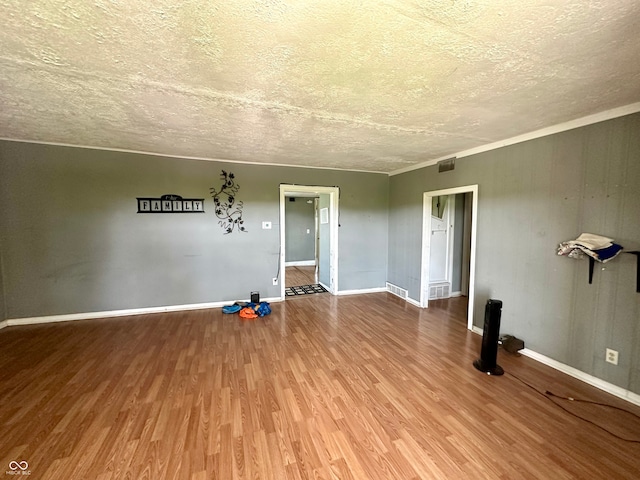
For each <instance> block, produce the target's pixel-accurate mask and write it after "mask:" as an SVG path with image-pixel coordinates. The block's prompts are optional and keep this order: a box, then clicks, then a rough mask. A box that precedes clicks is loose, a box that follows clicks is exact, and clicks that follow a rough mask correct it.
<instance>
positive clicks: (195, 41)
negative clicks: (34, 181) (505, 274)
mask: <svg viewBox="0 0 640 480" xmlns="http://www.w3.org/2000/svg"><path fill="white" fill-rule="evenodd" d="M0 16H1V18H2V19H3V20H2V23H3V27H2V29H0V47H1V48H0V95H1V96H0V137H4V138H11V139H20V140H32V141H45V142H59V143H65V144H72V145H84V146H95V147H103V148H117V149H128V150H137V151H145V152H156V153H163V154H168V155H176V156H194V157H203V158H211V159H223V160H224V159H226V160H240V161H248V162H257V163H260V162H266V163H282V164H290V165H294V164H297V165H308V166H324V167H335V168H349V169H359V170H369V171H381V172H389V171H393V170H397V169H400V168H403V167H406V166H409V165H412V164H415V163H419V162H424V161H427V160H430V159H434V158H438V157H442V156H444V155H448V154H453V153H455V152H459V151H462V150H465V149H469V148H473V147H476V146H480V145H483V144H487V143H491V142H494V141H498V140H501V139H505V138H509V137H512V136H515V135H519V134H522V133H526V132H530V131H533V130H536V129H539V128H543V127H546V126H550V125H554V124H558V123H561V122H565V121H568V120H572V119H575V118H579V117H582V116H585V115H589V114H593V113H598V112H601V111H604V110H608V109H611V108H615V107H619V106H623V105H627V104H630V103H634V102H637V101H639V100H640V34H639V33H638V32H640V2H638V1H637V0H604V1H584V0H580V1H568V0H544V1H543V0H531V1H527V2H523V1H521V0H502V1H500V0H477V1H475V0H382V1H376V2H373V1H364V0H362V1H347V0H334V1H331V0H307V1H294V0H270V1H269V0H259V1H250V0H226V1H224V2H214V1H203V0H186V1H180V2H175V1H174V0H153V1H151V0H136V1H134V2H131V1H124V0H119V1H118V0H94V1H86V0H76V1H56V2H52V1H50V0H29V1H25V0H10V1H7V0H4V1H2V2H1V3H0Z"/></svg>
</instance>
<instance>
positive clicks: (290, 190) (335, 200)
mask: <svg viewBox="0 0 640 480" xmlns="http://www.w3.org/2000/svg"><path fill="white" fill-rule="evenodd" d="M297 193H301V194H310V193H314V194H317V195H320V194H326V195H329V264H330V266H329V277H330V286H329V287H327V286H326V285H324V284H322V283H321V282H320V285H322V286H323V287H324V288H326V289H327V291H328V292H329V293H331V294H332V295H337V294H338V292H339V289H338V211H339V210H338V209H339V200H340V188H339V187H320V186H312V185H290V184H280V285H281V287H280V298H281V299H282V300H284V298H285V294H284V290H285V275H286V273H285V268H286V266H285V261H284V256H285V251H286V245H285V238H286V235H285V207H284V206H285V199H286V197H287V196H292V195H293V196H295V194H297Z"/></svg>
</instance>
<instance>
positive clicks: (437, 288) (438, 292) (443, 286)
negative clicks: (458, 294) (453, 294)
mask: <svg viewBox="0 0 640 480" xmlns="http://www.w3.org/2000/svg"><path fill="white" fill-rule="evenodd" d="M450 291H451V285H450V284H449V283H448V282H441V283H431V284H430V285H429V300H436V299H438V298H449V297H450Z"/></svg>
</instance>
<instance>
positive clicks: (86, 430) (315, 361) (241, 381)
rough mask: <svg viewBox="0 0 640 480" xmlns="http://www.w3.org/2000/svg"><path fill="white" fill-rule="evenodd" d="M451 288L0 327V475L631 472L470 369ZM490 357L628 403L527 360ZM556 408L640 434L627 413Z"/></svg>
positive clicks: (558, 475) (535, 378)
mask: <svg viewBox="0 0 640 480" xmlns="http://www.w3.org/2000/svg"><path fill="white" fill-rule="evenodd" d="M463 301H464V300H463V299H457V300H450V301H440V302H432V305H431V308H430V309H428V310H420V309H418V308H415V307H413V306H411V305H409V304H407V303H405V302H404V301H402V300H400V299H398V298H396V297H393V296H391V295H389V294H386V293H380V294H369V295H360V296H344V297H335V296H331V295H309V296H308V297H306V298H300V299H298V300H297V301H295V302H282V303H274V304H272V308H273V313H272V315H270V316H268V317H264V318H262V319H258V320H253V321H243V320H241V319H240V318H239V317H238V316H236V315H224V314H222V313H221V311H220V309H212V310H196V311H190V312H180V313H164V314H154V315H140V316H131V317H124V318H116V319H100V320H86V321H76V322H67V323H56V324H46V325H35V326H23V327H9V328H5V329H3V330H1V331H0V352H1V357H0V402H1V403H0V464H1V465H2V467H0V474H4V472H5V470H6V471H8V470H9V468H8V465H9V463H10V462H21V461H26V462H28V465H29V471H30V472H31V475H30V476H29V478H30V479H47V480H50V479H54V480H56V479H83V480H84V479H97V480H112V479H152V480H162V479H189V480H205V479H224V480H228V479H259V478H265V479H288V478H290V479H307V478H313V479H331V478H334V479H337V478H339V479H357V480H360V479H418V478H420V479H484V478H489V479H534V478H538V479H570V478H578V479H617V478H626V479H634V478H640V445H639V444H631V443H627V442H624V441H621V440H619V439H616V438H615V437H613V436H611V435H609V434H607V433H605V432H603V431H602V430H600V429H598V428H597V427H595V426H593V425H590V424H588V423H586V422H583V421H581V420H579V419H577V418H575V417H573V416H571V415H569V414H567V413H566V412H564V411H563V410H561V409H560V408H558V407H556V406H555V405H553V404H552V403H551V402H550V401H549V400H548V399H546V398H544V397H543V396H542V395H540V394H538V393H536V392H535V391H533V390H532V389H531V388H529V387H527V386H525V385H523V384H522V383H520V382H519V381H517V380H516V379H515V378H514V377H512V376H510V375H508V374H507V375H504V376H502V377H491V376H487V375H485V374H482V373H480V372H478V371H477V370H475V369H474V368H473V366H472V362H473V360H474V359H476V358H477V357H478V354H479V350H480V342H481V337H480V336H478V335H476V334H474V333H472V332H469V331H468V330H466V329H465V322H464V318H462V317H463V315H464V310H465V309H464V308H461V303H460V302H463ZM462 307H464V305H462ZM455 312H457V313H455ZM461 312H462V313H461ZM498 362H499V363H500V364H501V365H502V366H503V367H504V368H505V370H506V371H507V372H509V373H513V374H516V375H518V376H519V377H521V378H522V379H524V380H526V381H528V382H530V383H531V384H532V385H533V386H535V387H536V388H538V389H539V390H542V391H545V390H551V391H553V392H554V393H556V394H558V395H570V396H572V397H576V398H589V399H592V400H597V401H601V402H606V403H611V404H614V405H617V406H620V407H623V408H627V409H629V410H633V411H634V412H635V413H636V414H638V413H640V408H637V407H635V406H633V405H631V404H628V403H626V402H624V401H622V400H619V399H617V398H615V397H612V396H610V395H607V394H605V393H603V392H601V391H599V390H597V389H595V388H593V387H590V386H588V385H586V384H584V383H582V382H579V381H577V380H575V379H572V378H569V377H567V376H565V375H563V374H560V373H559V372H557V371H554V370H552V369H550V368H548V367H546V366H544V365H541V364H539V363H537V362H535V361H533V360H531V359H529V358H525V357H515V356H510V355H508V354H505V353H502V352H501V353H500V355H499V359H498ZM562 405H563V406H564V407H565V408H567V409H570V410H572V411H576V412H578V413H580V414H582V415H585V416H587V417H588V418H590V419H591V420H593V421H595V422H597V423H599V424H600V425H602V426H604V427H606V428H608V429H611V430H612V431H614V432H615V433H616V434H617V435H620V436H624V437H634V438H639V437H640V421H639V420H638V418H637V417H633V416H631V415H628V414H625V413H623V412H620V411H615V410H607V409H604V408H602V407H598V406H590V405H583V404H575V403H569V402H564V403H563V404H562ZM7 478H16V477H10V476H7ZM20 478H25V477H20Z"/></svg>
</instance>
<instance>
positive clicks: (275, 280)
mask: <svg viewBox="0 0 640 480" xmlns="http://www.w3.org/2000/svg"><path fill="white" fill-rule="evenodd" d="M271 281H272V282H273V284H274V285H277V284H278V277H273V278H272V279H271Z"/></svg>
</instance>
